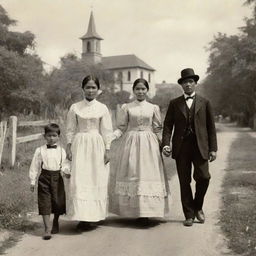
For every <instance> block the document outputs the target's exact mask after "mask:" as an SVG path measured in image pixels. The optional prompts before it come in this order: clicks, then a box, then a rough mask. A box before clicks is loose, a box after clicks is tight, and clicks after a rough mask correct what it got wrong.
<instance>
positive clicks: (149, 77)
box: [148, 73, 151, 83]
mask: <svg viewBox="0 0 256 256" xmlns="http://www.w3.org/2000/svg"><path fill="white" fill-rule="evenodd" d="M148 82H149V83H150V82H151V74H150V73H148Z"/></svg>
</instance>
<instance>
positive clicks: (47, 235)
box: [43, 231, 52, 240]
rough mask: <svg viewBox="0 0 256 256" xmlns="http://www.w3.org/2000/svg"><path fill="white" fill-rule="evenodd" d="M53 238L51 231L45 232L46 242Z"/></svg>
mask: <svg viewBox="0 0 256 256" xmlns="http://www.w3.org/2000/svg"><path fill="white" fill-rule="evenodd" d="M51 238H52V236H51V233H50V231H45V233H44V235H43V239H44V240H50V239H51Z"/></svg>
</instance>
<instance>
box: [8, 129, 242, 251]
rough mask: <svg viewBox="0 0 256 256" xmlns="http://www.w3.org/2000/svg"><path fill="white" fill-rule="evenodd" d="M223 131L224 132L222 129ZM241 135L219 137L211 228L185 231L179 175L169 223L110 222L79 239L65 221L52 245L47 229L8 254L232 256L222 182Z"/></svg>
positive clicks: (201, 226) (208, 205)
mask: <svg viewBox="0 0 256 256" xmlns="http://www.w3.org/2000/svg"><path fill="white" fill-rule="evenodd" d="M219 130H220V131H222V130H223V127H222V126H221V127H219ZM237 136H238V132H236V131H233V130H232V129H231V130H230V129H229V128H228V130H227V131H225V132H219V133H218V141H219V152H218V158H217V160H216V161H215V162H213V163H211V164H210V170H211V174H212V179H211V184H210V187H209V190H208V192H207V197H206V202H205V207H204V211H205V213H206V217H207V219H206V222H205V224H199V223H194V225H193V227H184V226H183V225H182V221H183V214H182V210H181V204H180V195H179V184H178V179H177V175H174V176H173V177H172V179H171V182H170V187H171V193H172V196H171V202H170V203H171V213H170V216H168V218H167V222H160V223H159V224H157V223H156V225H152V227H149V228H140V227H138V226H136V225H135V224H134V222H133V221H132V220H129V219H120V218H117V217H111V218H109V219H108V220H107V221H106V222H105V223H103V224H102V225H100V226H98V228H96V229H94V230H91V231H89V232H84V233H77V232H76V231H75V225H76V223H75V222H69V221H65V220H62V222H61V233H60V234H58V235H55V236H54V237H53V238H52V239H51V240H49V241H43V240H42V239H41V233H42V228H41V229H38V230H36V231H34V232H31V233H26V234H25V235H24V236H23V238H22V239H21V241H20V242H18V243H17V245H16V246H15V247H13V248H10V249H8V250H7V251H6V253H7V254H6V255H10V256H19V255H26V256H34V255H37V256H44V255H52V256H55V255H56V256H57V255H61V256H65V255H68V256H69V255H77V256H79V255H89V256H96V255H97V256H98V255H105V256H137V255H147V256H156V255H177V256H194V255H198V256H220V255H225V254H226V253H230V254H231V255H233V254H232V252H230V251H229V250H228V249H227V242H226V239H225V238H224V235H223V234H222V232H221V228H220V226H219V219H220V209H221V198H222V194H221V191H222V187H221V185H222V180H223V178H224V175H225V169H226V168H227V166H228V163H227V160H228V153H229V151H230V146H231V143H232V142H233V141H234V140H235V139H236V138H237Z"/></svg>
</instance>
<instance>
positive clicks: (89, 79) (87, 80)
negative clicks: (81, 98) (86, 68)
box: [82, 75, 100, 89]
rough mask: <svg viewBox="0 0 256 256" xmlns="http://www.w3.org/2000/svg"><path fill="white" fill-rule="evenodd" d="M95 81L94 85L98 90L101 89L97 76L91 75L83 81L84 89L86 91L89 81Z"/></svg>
mask: <svg viewBox="0 0 256 256" xmlns="http://www.w3.org/2000/svg"><path fill="white" fill-rule="evenodd" d="M91 80H92V81H94V83H95V84H96V85H97V87H98V89H100V81H99V79H98V78H97V77H95V76H92V75H89V76H86V77H85V78H84V79H83V81H82V88H83V89H84V87H85V86H86V84H87V83H88V82H89V81H91Z"/></svg>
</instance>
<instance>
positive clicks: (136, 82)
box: [132, 78, 149, 90]
mask: <svg viewBox="0 0 256 256" xmlns="http://www.w3.org/2000/svg"><path fill="white" fill-rule="evenodd" d="M138 83H142V84H144V85H145V86H146V87H147V89H148V90H149V84H148V82H147V80H145V79H144V78H138V79H136V80H135V81H134V83H133V86H132V90H134V89H135V87H136V85H137V84H138Z"/></svg>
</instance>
